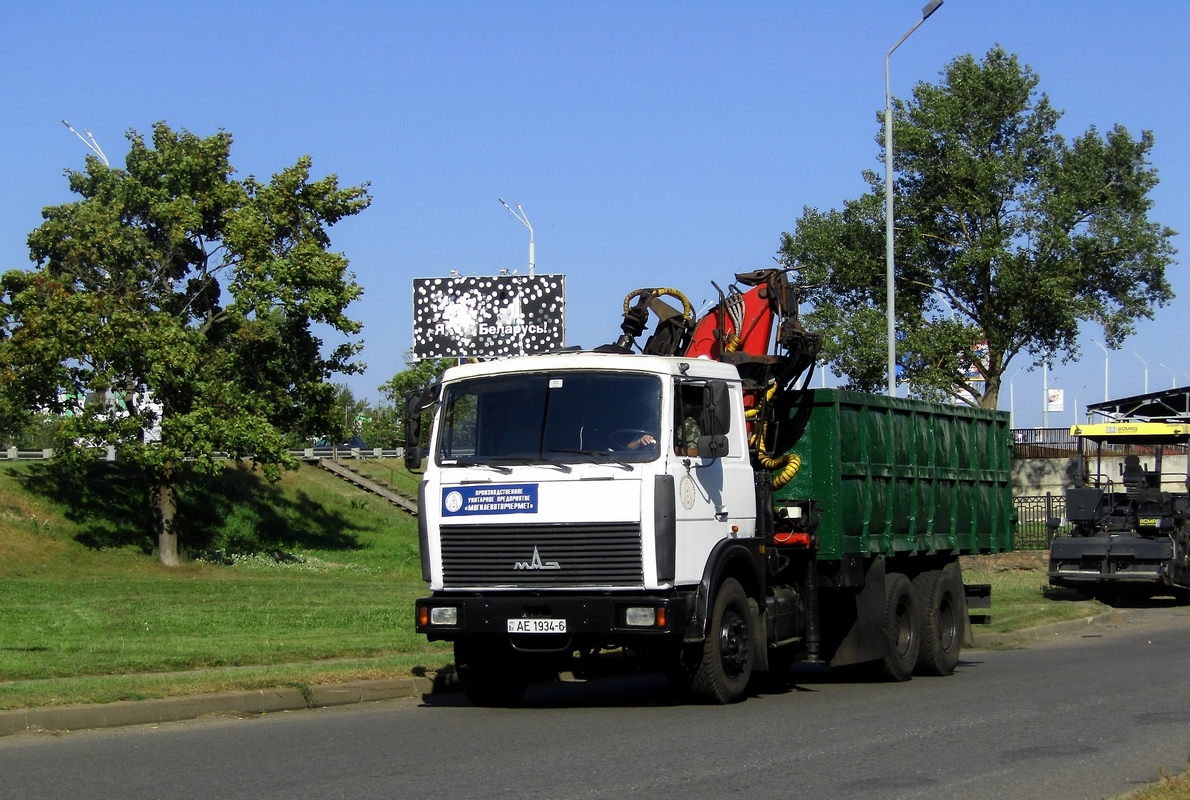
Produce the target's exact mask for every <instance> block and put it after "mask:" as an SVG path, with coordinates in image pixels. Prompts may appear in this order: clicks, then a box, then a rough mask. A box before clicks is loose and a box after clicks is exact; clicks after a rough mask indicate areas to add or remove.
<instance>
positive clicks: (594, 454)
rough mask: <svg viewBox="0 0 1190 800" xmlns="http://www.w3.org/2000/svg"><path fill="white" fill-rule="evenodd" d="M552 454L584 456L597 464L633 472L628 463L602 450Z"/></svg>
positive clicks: (552, 451) (566, 451)
mask: <svg viewBox="0 0 1190 800" xmlns="http://www.w3.org/2000/svg"><path fill="white" fill-rule="evenodd" d="M550 452H551V453H566V454H567V455H576V456H583V457H584V458H587V459H588V460H590V461H592V462H594V463H596V464H608V465H610V466H613V467H620V468H621V469H626V470H631V469H632V467H631V466H629V465H628V464H627V463H626V462H624V461H621V460H620V459H618V458H616V457H614V456H613V455H611V454H610V453H605V452H603V451H601V450H550Z"/></svg>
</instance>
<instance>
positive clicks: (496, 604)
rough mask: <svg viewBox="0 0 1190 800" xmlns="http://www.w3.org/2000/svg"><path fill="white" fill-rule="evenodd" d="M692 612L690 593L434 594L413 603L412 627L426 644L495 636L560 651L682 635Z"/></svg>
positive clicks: (524, 645) (523, 645)
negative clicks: (594, 644)
mask: <svg viewBox="0 0 1190 800" xmlns="http://www.w3.org/2000/svg"><path fill="white" fill-rule="evenodd" d="M693 607H694V596H693V594H690V595H686V594H681V593H675V594H667V595H643V594H641V595H614V594H597V595H596V594H582V595H571V594H565V595H561V594H510V595H492V594H487V595H484V596H482V597H478V596H473V595H456V594H438V595H434V596H431V597H423V598H421V599H419V600H418V601H417V604H416V611H415V622H416V625H417V632H418V633H423V634H425V635H426V636H427V637H428V638H429V639H430V641H453V640H456V639H459V638H461V637H467V636H472V635H494V634H500V635H505V636H509V637H510V638H511V639H512V641H513V644H514V646H515V647H517V649H521V648H523V649H564V648H565V647H569V646H570V645H574V646H575V647H580V646H582V645H583V644H585V643H588V642H599V643H606V642H623V641H628V640H631V639H637V638H638V637H649V638H656V637H665V636H671V635H674V634H677V635H681V634H682V633H684V631H685V629H686V623H687V620H688V617H689V616H690V613H691V611H692V610H693ZM568 642H569V643H568Z"/></svg>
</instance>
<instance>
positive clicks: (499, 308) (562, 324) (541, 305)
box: [413, 275, 566, 359]
mask: <svg viewBox="0 0 1190 800" xmlns="http://www.w3.org/2000/svg"><path fill="white" fill-rule="evenodd" d="M565 346H566V278H565V276H564V275H532V276H531V275H499V276H494V277H464V276H461V275H459V276H452V277H449V278H414V279H413V355H414V357H415V358H419V359H421V358H500V357H504V356H518V355H530V354H533V353H548V352H551V351H553V350H557V349H559V348H562V347H565Z"/></svg>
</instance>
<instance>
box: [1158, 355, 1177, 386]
mask: <svg viewBox="0 0 1190 800" xmlns="http://www.w3.org/2000/svg"><path fill="white" fill-rule="evenodd" d="M1157 366H1159V367H1161V369H1163V370H1165V371H1166V372H1168V373H1169V388H1171V389H1176V388H1178V376H1177V375H1175V374H1174V371H1173V370H1172V369H1170V368H1169V367H1167V366H1165V365H1164V364H1162V363H1161V362H1160V361H1158V362H1157Z"/></svg>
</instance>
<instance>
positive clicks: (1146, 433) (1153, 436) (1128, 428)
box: [1070, 422, 1190, 444]
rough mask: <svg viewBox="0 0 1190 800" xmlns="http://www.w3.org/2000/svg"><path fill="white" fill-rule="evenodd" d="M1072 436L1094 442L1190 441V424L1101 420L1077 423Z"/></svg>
mask: <svg viewBox="0 0 1190 800" xmlns="http://www.w3.org/2000/svg"><path fill="white" fill-rule="evenodd" d="M1070 435H1071V436H1078V437H1081V438H1083V439H1090V440H1091V441H1094V442H1142V443H1147V444H1172V443H1178V442H1186V441H1190V424H1185V423H1171V422H1101V423H1095V424H1087V425H1075V426H1074V427H1072V428H1071V429H1070Z"/></svg>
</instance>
